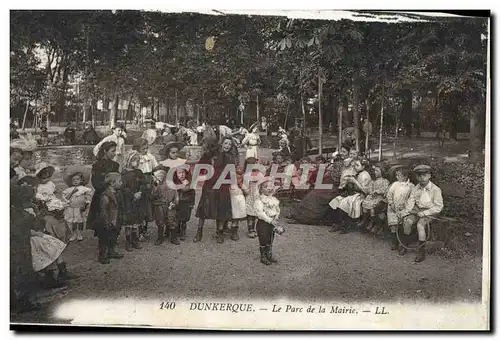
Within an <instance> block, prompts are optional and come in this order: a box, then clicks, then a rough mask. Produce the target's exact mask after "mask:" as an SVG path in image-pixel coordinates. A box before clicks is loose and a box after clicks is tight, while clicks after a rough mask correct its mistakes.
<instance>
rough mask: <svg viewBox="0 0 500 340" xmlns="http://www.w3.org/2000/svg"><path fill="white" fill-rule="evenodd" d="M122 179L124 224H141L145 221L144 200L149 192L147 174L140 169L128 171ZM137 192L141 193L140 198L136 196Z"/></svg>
mask: <svg viewBox="0 0 500 340" xmlns="http://www.w3.org/2000/svg"><path fill="white" fill-rule="evenodd" d="M122 181H123V186H122V188H121V196H122V199H123V225H124V226H131V225H134V224H140V223H142V222H144V216H145V212H144V207H143V204H142V202H143V201H144V198H145V196H147V194H148V193H147V183H146V176H145V175H144V174H143V173H142V171H140V170H132V171H127V172H125V173H123V174H122ZM137 192H140V193H141V198H140V199H135V197H134V195H135V193H137ZM143 196H144V197H143Z"/></svg>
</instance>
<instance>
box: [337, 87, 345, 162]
mask: <svg viewBox="0 0 500 340" xmlns="http://www.w3.org/2000/svg"><path fill="white" fill-rule="evenodd" d="M342 101H343V100H342V96H340V97H339V106H338V108H337V117H338V119H337V120H338V122H337V125H338V131H339V136H338V145H337V151H338V152H340V150H341V149H342V116H343V115H344V112H343V109H342Z"/></svg>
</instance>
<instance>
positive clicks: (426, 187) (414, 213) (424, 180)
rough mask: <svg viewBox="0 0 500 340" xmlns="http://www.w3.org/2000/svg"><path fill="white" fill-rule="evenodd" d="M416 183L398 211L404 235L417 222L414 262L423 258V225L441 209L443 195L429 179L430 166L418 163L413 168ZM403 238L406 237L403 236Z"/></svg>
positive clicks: (424, 237)
mask: <svg viewBox="0 0 500 340" xmlns="http://www.w3.org/2000/svg"><path fill="white" fill-rule="evenodd" d="M413 172H414V173H415V175H416V178H417V181H418V184H417V185H416V186H415V188H413V190H412V192H411V194H410V198H409V199H408V203H407V204H406V208H405V209H404V210H402V211H400V212H398V217H399V218H403V228H404V233H405V235H409V234H410V232H411V229H412V227H413V225H414V224H415V223H416V224H417V232H418V243H419V251H418V255H417V257H416V258H415V262H422V261H423V260H425V240H426V232H425V226H426V225H427V224H428V223H429V222H430V218H429V217H430V216H434V215H437V214H439V213H440V212H441V210H443V196H442V194H441V189H439V187H438V186H437V185H435V184H434V183H432V182H431V181H430V179H431V167H430V166H428V165H418V166H416V167H415V168H414V169H413ZM404 238H405V240H406V239H407V237H406V236H405V237H404Z"/></svg>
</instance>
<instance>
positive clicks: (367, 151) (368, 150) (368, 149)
mask: <svg viewBox="0 0 500 340" xmlns="http://www.w3.org/2000/svg"><path fill="white" fill-rule="evenodd" d="M365 107H366V124H367V125H369V124H370V99H369V98H366V100H365ZM369 144H370V131H365V154H366V153H368V154H369V153H370V146H369ZM368 158H370V155H368Z"/></svg>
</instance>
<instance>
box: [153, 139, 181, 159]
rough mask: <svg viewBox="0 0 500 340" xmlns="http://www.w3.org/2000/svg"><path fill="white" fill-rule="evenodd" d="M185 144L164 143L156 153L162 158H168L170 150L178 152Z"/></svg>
mask: <svg viewBox="0 0 500 340" xmlns="http://www.w3.org/2000/svg"><path fill="white" fill-rule="evenodd" d="M185 146H186V144H185V143H183V142H168V143H166V144H165V145H164V146H163V147H162V148H161V149H160V150H159V151H158V153H159V154H160V155H162V156H166V157H168V153H169V151H170V149H172V148H178V149H179V150H180V149H182V148H183V147H185Z"/></svg>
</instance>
